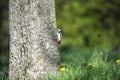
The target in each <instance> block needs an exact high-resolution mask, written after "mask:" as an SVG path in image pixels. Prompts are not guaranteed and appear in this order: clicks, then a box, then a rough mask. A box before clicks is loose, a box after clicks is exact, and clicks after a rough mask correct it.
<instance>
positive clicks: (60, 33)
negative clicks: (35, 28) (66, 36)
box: [57, 29, 62, 45]
mask: <svg viewBox="0 0 120 80" xmlns="http://www.w3.org/2000/svg"><path fill="white" fill-rule="evenodd" d="M57 41H58V45H60V44H61V42H62V32H61V29H58V30H57Z"/></svg>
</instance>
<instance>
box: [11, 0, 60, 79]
mask: <svg viewBox="0 0 120 80" xmlns="http://www.w3.org/2000/svg"><path fill="white" fill-rule="evenodd" d="M9 20H10V24H9V26H10V60H9V61H10V65H9V79H10V80H34V79H35V80H39V79H41V78H43V77H47V76H48V75H52V74H53V75H56V74H58V72H59V63H60V56H59V51H58V48H57V42H56V19H55V4H54V0H9Z"/></svg>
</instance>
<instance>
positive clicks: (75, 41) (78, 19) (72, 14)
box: [56, 0, 120, 50]
mask: <svg viewBox="0 0 120 80" xmlns="http://www.w3.org/2000/svg"><path fill="white" fill-rule="evenodd" d="M119 5H120V1H119V0H107V1H105V0H57V1H56V16H57V25H58V27H59V28H61V29H62V30H63V45H65V46H66V45H68V46H69V45H71V46H73V47H84V48H91V47H98V46H101V47H103V48H105V49H108V50H110V49H111V48H113V47H114V46H115V45H117V44H118V43H120V40H119V39H120V33H119V30H120V23H119V21H120V10H119V8H120V6H119Z"/></svg>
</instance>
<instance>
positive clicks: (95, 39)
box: [0, 0, 120, 71]
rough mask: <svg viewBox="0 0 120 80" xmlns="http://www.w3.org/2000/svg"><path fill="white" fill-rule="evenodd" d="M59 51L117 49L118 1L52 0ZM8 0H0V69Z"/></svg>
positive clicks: (119, 41)
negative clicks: (59, 38)
mask: <svg viewBox="0 0 120 80" xmlns="http://www.w3.org/2000/svg"><path fill="white" fill-rule="evenodd" d="M55 1H56V20H57V27H58V28H61V29H62V34H63V40H62V45H61V46H60V50H61V51H69V50H71V49H75V50H77V49H82V50H86V51H90V50H91V49H94V48H97V47H99V48H102V49H104V50H106V51H111V50H117V49H119V50H120V10H119V9H120V1H119V0H55ZM8 17H9V16H8V0H0V71H6V70H8V64H9V62H8V60H9V27H8Z"/></svg>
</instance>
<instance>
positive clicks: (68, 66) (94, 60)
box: [50, 49, 120, 80]
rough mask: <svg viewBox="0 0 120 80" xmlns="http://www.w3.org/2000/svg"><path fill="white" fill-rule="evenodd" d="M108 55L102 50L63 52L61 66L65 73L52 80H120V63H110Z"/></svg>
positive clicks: (51, 79)
mask: <svg viewBox="0 0 120 80" xmlns="http://www.w3.org/2000/svg"><path fill="white" fill-rule="evenodd" d="M108 54H109V53H108V52H104V51H103V50H101V49H95V50H92V51H91V52H86V51H81V50H70V51H68V52H62V54H61V61H62V63H61V66H62V67H65V71H62V72H60V75H59V76H57V77H53V76H52V77H51V78H50V80H119V79H120V76H119V75H120V62H118V63H116V61H108V60H107V59H108V57H109V55H108ZM118 59H120V56H119V58H118ZM119 61H120V60H119Z"/></svg>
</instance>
